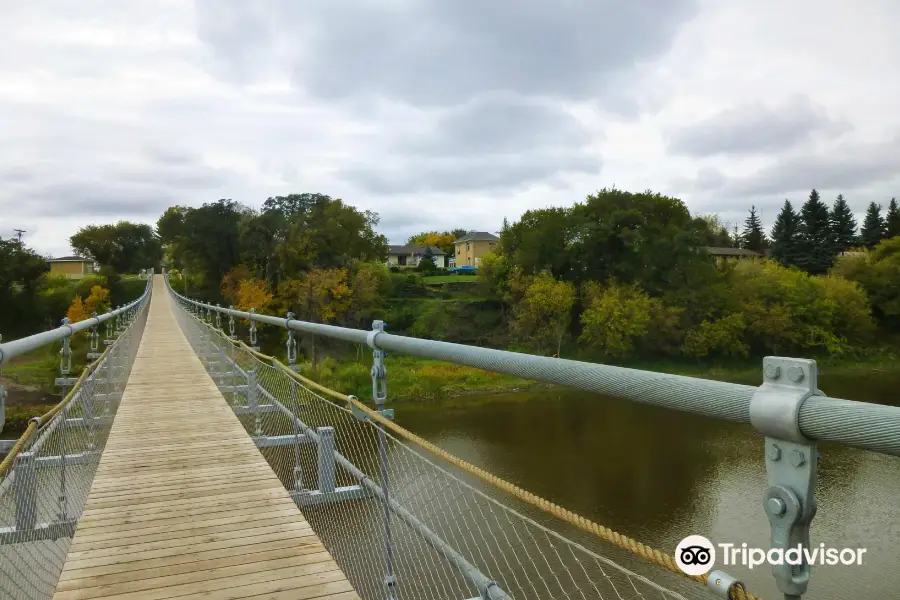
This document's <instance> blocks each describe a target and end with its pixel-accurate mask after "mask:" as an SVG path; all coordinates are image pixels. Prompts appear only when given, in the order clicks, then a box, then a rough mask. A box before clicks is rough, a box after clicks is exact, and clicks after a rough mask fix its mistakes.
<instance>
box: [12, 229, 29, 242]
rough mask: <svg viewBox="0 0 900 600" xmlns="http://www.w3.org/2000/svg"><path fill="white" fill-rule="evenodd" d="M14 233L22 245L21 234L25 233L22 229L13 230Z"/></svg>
mask: <svg viewBox="0 0 900 600" xmlns="http://www.w3.org/2000/svg"><path fill="white" fill-rule="evenodd" d="M13 231H15V232H16V235H18V236H19V243H20V244H21V243H22V234H23V233H27V232H26V231H25V230H24V229H13Z"/></svg>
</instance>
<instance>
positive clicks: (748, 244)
mask: <svg viewBox="0 0 900 600" xmlns="http://www.w3.org/2000/svg"><path fill="white" fill-rule="evenodd" d="M768 242H769V240H767V239H766V234H765V232H764V231H763V228H762V222H761V221H760V220H759V215H757V214H756V206H751V207H750V216H749V217H747V220H746V221H744V231H743V233H742V234H741V247H742V248H746V249H747V250H753V251H754V252H760V253H762V251H763V250H765V249H766V246H768Z"/></svg>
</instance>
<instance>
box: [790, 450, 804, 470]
mask: <svg viewBox="0 0 900 600" xmlns="http://www.w3.org/2000/svg"><path fill="white" fill-rule="evenodd" d="M805 463H806V457H805V456H804V455H803V453H802V452H800V451H799V450H794V451H793V452H791V464H792V465H794V466H795V467H802V466H803V465H804V464H805Z"/></svg>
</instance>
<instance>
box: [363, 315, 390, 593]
mask: <svg viewBox="0 0 900 600" xmlns="http://www.w3.org/2000/svg"><path fill="white" fill-rule="evenodd" d="M384 327H385V323H384V321H374V322H373V323H372V331H371V332H369V335H368V337H367V338H366V342H367V343H368V345H369V347H370V348H372V399H373V400H374V401H375V408H376V410H378V412H379V414H382V415H384V414H385V412H386V411H385V409H384V404H385V401H386V400H387V369H386V368H385V366H384V357H385V353H384V350H381V349H380V348H379V347H378V345H377V341H376V338H377V337H378V334H379V333H382V332H383V331H384ZM375 426H376V428H377V429H378V466H379V470H380V475H381V489H382V490H383V491H384V501H383V505H384V512H383V516H384V561H385V572H386V574H385V577H384V585H385V587H386V588H387V597H388V599H389V600H391V599H394V598H396V591H395V590H396V588H397V576H396V575H395V574H394V536H393V532H392V531H391V507H390V502H391V497H390V481H389V477H388V456H387V440H386V439H385V433H384V426H383V425H382V424H381V423H376V424H375Z"/></svg>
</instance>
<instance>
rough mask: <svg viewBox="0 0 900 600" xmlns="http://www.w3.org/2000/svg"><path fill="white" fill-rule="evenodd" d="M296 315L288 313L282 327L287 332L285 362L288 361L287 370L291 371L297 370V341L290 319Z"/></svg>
mask: <svg viewBox="0 0 900 600" xmlns="http://www.w3.org/2000/svg"><path fill="white" fill-rule="evenodd" d="M295 316H296V315H294V313H292V312H289V313H288V314H287V319H286V320H285V323H284V326H285V327H286V328H287V330H288V337H287V360H288V365H287V366H288V368H289V369H290V370H291V371H296V370H297V365H296V362H297V340H296V339H295V338H294V330H293V329H291V323H290V322H291V319H293V318H294V317H295Z"/></svg>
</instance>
